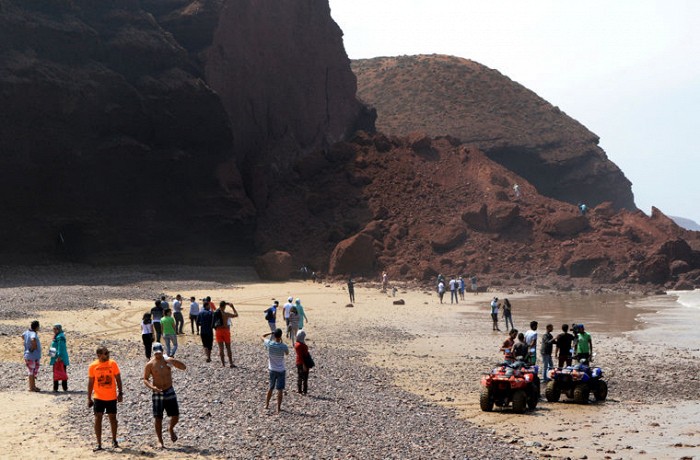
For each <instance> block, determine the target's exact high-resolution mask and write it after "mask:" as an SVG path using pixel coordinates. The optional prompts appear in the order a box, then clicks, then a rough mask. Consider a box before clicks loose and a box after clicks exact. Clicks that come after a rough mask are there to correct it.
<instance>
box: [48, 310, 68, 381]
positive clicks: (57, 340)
mask: <svg viewBox="0 0 700 460" xmlns="http://www.w3.org/2000/svg"><path fill="white" fill-rule="evenodd" d="M50 350H51V351H50V356H51V362H50V364H51V365H52V366H53V391H54V393H56V392H58V384H59V382H61V383H62V385H61V386H62V387H63V391H68V366H69V365H70V359H69V358H68V344H67V343H66V335H65V334H64V333H63V326H61V325H60V324H58V323H56V324H54V325H53V341H52V342H51V348H50Z"/></svg>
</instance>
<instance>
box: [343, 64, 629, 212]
mask: <svg viewBox="0 0 700 460" xmlns="http://www.w3.org/2000/svg"><path fill="white" fill-rule="evenodd" d="M352 68H353V71H354V72H355V74H356V75H357V78H358V95H359V96H360V98H361V99H362V100H363V101H365V102H366V103H368V104H370V105H372V106H373V107H375V108H376V110H377V114H378V117H377V128H378V129H379V130H380V131H383V132H385V133H388V134H395V135H408V134H409V133H411V132H414V131H422V132H424V133H427V134H428V135H430V136H444V135H449V136H453V137H455V138H458V139H460V140H461V141H462V142H465V143H467V144H471V145H474V146H476V147H478V148H479V149H481V150H482V151H483V152H484V153H486V155H488V156H489V157H490V158H491V159H493V160H495V161H497V162H498V163H500V164H502V165H504V166H505V167H507V168H508V169H510V170H512V171H513V172H515V173H517V174H518V175H520V176H522V177H524V178H525V179H527V181H529V182H530V183H531V184H532V185H534V186H535V187H536V188H537V190H538V192H539V193H541V194H543V195H545V196H549V197H553V198H556V199H559V200H562V201H567V202H569V203H577V202H579V201H582V202H585V203H587V204H588V205H589V206H595V205H597V204H599V203H602V202H605V201H609V202H611V203H612V204H613V205H614V207H615V209H620V208H625V209H629V210H634V209H636V207H635V205H634V200H633V196H632V190H631V183H630V181H629V180H627V178H626V177H625V176H624V174H623V173H622V171H620V169H619V168H618V167H617V166H616V165H615V164H614V163H613V162H611V161H610V160H609V159H608V158H607V156H606V154H605V152H604V151H603V150H602V149H601V148H600V147H599V146H598V140H599V139H598V136H596V135H595V134H593V133H592V132H590V131H589V130H587V129H586V128H585V127H584V126H583V125H581V124H580V123H578V122H577V121H576V120H574V119H572V118H571V117H569V116H567V115H566V114H565V113H564V112H562V111H561V110H559V108H558V107H555V106H553V105H551V104H550V103H548V102H547V101H545V100H543V99H542V98H540V97H539V96H537V95H536V94H535V93H533V92H532V91H530V90H528V89H527V88H525V87H523V86H521V85H519V84H518V83H516V82H514V81H512V80H510V79H509V78H508V77H506V76H504V75H502V74H501V73H499V72H498V71H496V70H493V69H489V68H488V67H485V66H483V65H481V64H478V63H476V62H473V61H469V60H467V59H461V58H457V57H451V56H441V55H429V56H425V55H423V56H400V57H382V58H374V59H365V60H357V61H353V63H352Z"/></svg>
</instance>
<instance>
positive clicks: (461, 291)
mask: <svg viewBox="0 0 700 460" xmlns="http://www.w3.org/2000/svg"><path fill="white" fill-rule="evenodd" d="M457 282H458V283H459V298H460V300H464V291H465V290H466V289H467V285H466V283H465V282H464V277H463V276H460V277H459V279H458V280H457Z"/></svg>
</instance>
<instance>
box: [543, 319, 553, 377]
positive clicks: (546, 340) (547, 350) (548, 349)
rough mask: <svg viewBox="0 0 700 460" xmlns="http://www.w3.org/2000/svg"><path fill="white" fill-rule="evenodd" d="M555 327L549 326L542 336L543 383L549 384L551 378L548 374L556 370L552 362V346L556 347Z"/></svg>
mask: <svg viewBox="0 0 700 460" xmlns="http://www.w3.org/2000/svg"><path fill="white" fill-rule="evenodd" d="M553 330H554V326H552V325H551V324H547V331H546V332H545V333H544V334H543V335H542V344H541V345H540V354H541V355H542V381H543V382H548V381H549V377H548V376H547V372H548V371H549V370H550V369H553V368H554V362H552V346H553V345H554V336H553V335H552V331H553Z"/></svg>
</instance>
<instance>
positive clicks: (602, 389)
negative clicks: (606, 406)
mask: <svg viewBox="0 0 700 460" xmlns="http://www.w3.org/2000/svg"><path fill="white" fill-rule="evenodd" d="M593 396H595V400H596V401H605V399H606V398H607V397H608V384H607V383H605V381H604V380H601V381H600V382H598V388H596V390H595V391H594V392H593Z"/></svg>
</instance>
